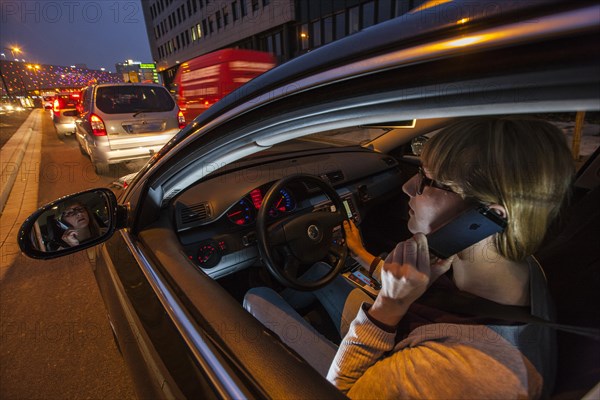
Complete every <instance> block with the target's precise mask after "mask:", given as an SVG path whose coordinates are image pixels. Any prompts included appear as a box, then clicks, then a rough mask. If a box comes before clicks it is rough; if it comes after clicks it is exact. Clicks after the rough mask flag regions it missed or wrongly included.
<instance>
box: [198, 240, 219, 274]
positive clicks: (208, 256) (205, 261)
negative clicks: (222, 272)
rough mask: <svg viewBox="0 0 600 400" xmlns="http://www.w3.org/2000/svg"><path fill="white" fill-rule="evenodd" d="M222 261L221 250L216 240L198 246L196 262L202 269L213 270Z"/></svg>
mask: <svg viewBox="0 0 600 400" xmlns="http://www.w3.org/2000/svg"><path fill="white" fill-rule="evenodd" d="M219 261H221V249H220V247H219V244H218V243H217V242H215V241H214V240H206V241H204V242H202V243H200V244H199V245H198V252H197V253H196V262H197V263H198V265H199V266H200V267H202V268H212V267H214V266H215V265H217V264H218V263H219Z"/></svg>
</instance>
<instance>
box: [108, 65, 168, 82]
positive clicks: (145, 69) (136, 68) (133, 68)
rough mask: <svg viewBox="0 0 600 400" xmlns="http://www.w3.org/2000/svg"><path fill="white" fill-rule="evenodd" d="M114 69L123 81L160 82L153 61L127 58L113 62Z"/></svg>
mask: <svg viewBox="0 0 600 400" xmlns="http://www.w3.org/2000/svg"><path fill="white" fill-rule="evenodd" d="M115 70H116V71H117V75H119V76H121V77H122V79H123V82H149V83H162V80H161V79H160V77H159V75H158V72H157V70H156V64H154V63H142V62H139V61H133V60H127V61H126V62H124V63H117V64H115Z"/></svg>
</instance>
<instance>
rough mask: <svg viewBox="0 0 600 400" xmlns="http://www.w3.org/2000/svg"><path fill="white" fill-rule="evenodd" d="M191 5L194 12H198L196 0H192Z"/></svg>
mask: <svg viewBox="0 0 600 400" xmlns="http://www.w3.org/2000/svg"><path fill="white" fill-rule="evenodd" d="M192 6H193V8H194V14H196V13H197V12H198V3H196V0H192Z"/></svg>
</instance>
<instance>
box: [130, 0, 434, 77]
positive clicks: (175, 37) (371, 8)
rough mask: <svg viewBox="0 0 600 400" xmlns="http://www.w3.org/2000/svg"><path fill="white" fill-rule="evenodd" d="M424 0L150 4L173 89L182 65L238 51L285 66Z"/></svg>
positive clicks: (165, 0)
mask: <svg viewBox="0 0 600 400" xmlns="http://www.w3.org/2000/svg"><path fill="white" fill-rule="evenodd" d="M422 3H424V0H296V1H294V0H145V1H143V2H142V6H143V11H144V19H145V21H146V30H147V33H148V38H149V41H150V49H151V51H152V56H153V58H154V60H155V62H156V64H157V69H158V71H159V72H160V73H161V74H162V78H163V80H164V82H165V84H166V85H167V86H169V85H170V83H171V82H172V79H173V77H174V75H175V72H176V71H177V68H178V66H179V64H181V63H183V62H185V61H188V60H190V59H192V58H194V57H197V56H200V55H202V54H206V53H210V52H212V51H215V50H219V49H223V48H228V47H235V48H242V49H252V50H261V51H268V52H270V53H272V54H273V55H275V57H276V58H277V60H278V62H279V63H282V62H285V61H287V60H289V59H291V58H294V57H296V56H298V55H300V54H302V53H305V52H307V51H310V50H312V49H315V48H317V47H320V46H322V45H325V44H327V43H329V42H331V41H333V40H336V39H340V38H342V37H345V36H348V35H351V34H353V33H355V32H358V31H360V30H362V29H364V28H367V27H369V26H371V25H374V24H377V23H380V22H383V21H386V20H388V19H391V18H395V17H398V16H400V15H402V14H404V13H406V12H408V11H409V10H410V9H412V8H414V7H417V6H419V5H421V4H422Z"/></svg>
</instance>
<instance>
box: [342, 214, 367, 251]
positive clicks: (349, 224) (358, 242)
mask: <svg viewBox="0 0 600 400" xmlns="http://www.w3.org/2000/svg"><path fill="white" fill-rule="evenodd" d="M344 232H346V243H347V244H348V248H349V249H350V251H351V252H352V253H354V254H356V255H360V254H361V253H363V252H366V250H365V248H364V246H363V244H362V238H361V237H360V231H359V230H358V228H357V227H356V225H354V221H352V220H351V219H350V220H345V221H344Z"/></svg>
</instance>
